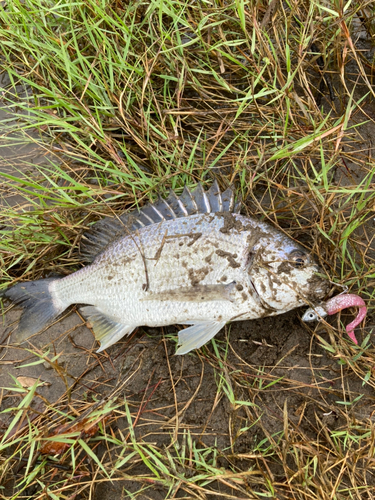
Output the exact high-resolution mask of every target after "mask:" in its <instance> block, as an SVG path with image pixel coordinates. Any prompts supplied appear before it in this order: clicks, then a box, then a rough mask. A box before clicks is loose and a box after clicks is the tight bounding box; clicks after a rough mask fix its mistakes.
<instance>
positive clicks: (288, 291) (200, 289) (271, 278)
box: [6, 182, 329, 354]
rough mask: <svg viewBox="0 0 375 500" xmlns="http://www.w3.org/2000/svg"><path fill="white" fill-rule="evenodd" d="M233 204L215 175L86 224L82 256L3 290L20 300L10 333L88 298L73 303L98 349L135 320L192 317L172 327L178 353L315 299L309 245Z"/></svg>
mask: <svg viewBox="0 0 375 500" xmlns="http://www.w3.org/2000/svg"><path fill="white" fill-rule="evenodd" d="M236 208H237V207H236V206H235V203H234V195H233V192H232V191H231V190H227V191H226V192H225V193H221V192H220V189H219V187H218V185H217V183H216V182H215V183H214V184H213V186H212V187H211V189H210V190H209V191H208V192H205V191H203V189H202V187H201V186H200V185H199V186H198V188H197V189H196V190H195V191H194V192H193V193H191V192H190V191H189V190H187V189H185V190H184V192H183V194H182V195H181V197H180V198H178V197H177V196H175V195H174V194H173V193H172V194H171V195H170V196H169V197H168V199H167V200H161V199H159V201H158V202H157V203H156V204H154V205H147V206H146V207H144V208H143V209H141V211H140V212H139V213H136V214H130V215H128V214H126V215H125V216H123V217H122V218H120V219H119V220H116V219H113V220H111V219H105V220H104V222H103V221H101V222H99V223H98V224H97V225H94V226H93V230H92V231H91V233H89V234H88V236H87V243H86V244H85V245H86V246H84V247H83V251H84V254H85V255H86V258H87V260H89V261H90V260H91V261H92V262H91V263H90V264H89V265H87V266H86V267H84V268H82V269H81V270H79V271H77V272H75V273H73V274H71V275H69V276H67V277H64V278H60V279H48V280H40V281H37V282H31V283H23V284H19V285H16V286H15V287H13V288H10V289H9V290H8V291H7V292H6V296H8V297H9V298H10V299H12V300H14V301H15V302H18V303H20V304H21V305H24V307H25V310H24V313H23V314H24V315H23V316H22V318H21V322H20V326H19V329H18V333H19V334H18V339H19V340H21V339H22V338H24V337H25V336H27V335H30V334H32V333H36V331H39V330H40V327H41V325H42V326H44V325H45V324H46V322H48V321H50V320H51V318H53V317H55V316H56V315H58V314H60V313H61V312H63V311H64V310H65V309H66V308H67V307H69V306H70V305H71V304H76V303H79V304H87V305H86V306H84V307H82V308H81V310H82V313H83V315H84V316H85V317H87V318H88V319H89V321H90V323H91V324H92V326H93V330H94V333H95V336H96V338H97V339H98V340H100V342H101V348H100V350H103V349H105V348H107V347H109V346H110V345H111V344H113V343H114V342H116V341H117V340H118V339H120V338H121V337H122V336H124V335H126V334H129V333H130V332H131V331H132V330H133V329H134V328H136V327H137V326H141V325H144V326H166V325H172V324H185V325H191V326H190V327H189V328H186V329H185V330H182V331H181V332H180V334H179V343H180V345H181V347H180V348H179V349H178V351H177V353H178V354H184V353H186V352H189V351H190V350H192V349H194V348H197V347H200V346H201V345H203V344H204V343H206V342H207V341H208V340H209V339H211V338H212V337H213V336H214V335H215V334H216V333H217V332H218V331H219V330H220V329H221V328H222V327H223V326H224V325H225V324H226V323H227V322H229V321H239V320H246V319H255V318H260V317H264V316H273V315H276V314H281V313H284V312H287V311H289V310H291V309H294V308H296V307H299V306H301V305H305V304H307V303H316V302H317V301H318V300H320V299H322V298H323V297H324V296H325V295H326V293H327V291H328V289H329V282H328V281H327V280H324V279H322V278H319V277H318V276H317V272H319V268H318V266H317V265H316V263H315V262H314V261H313V259H312V257H311V255H310V254H309V253H308V252H307V251H306V250H305V249H304V248H303V247H301V246H300V245H299V244H298V243H296V242H294V241H293V240H292V239H290V238H289V237H287V236H286V235H284V234H283V233H282V232H280V231H279V230H277V229H275V228H273V227H272V226H270V225H268V224H267V223H264V222H260V221H258V220H256V219H254V218H252V217H245V216H243V215H241V214H239V213H236ZM95 226H97V227H95ZM98 251H99V253H98V255H95V253H97V252H98ZM33 284H34V285H33ZM22 285H23V291H22V288H21V286H22ZM32 289H33V292H31V290H32ZM30 297H32V299H31V298H30ZM36 299H38V301H39V306H36V305H35V300H36ZM42 303H44V305H45V308H44V309H45V310H44V311H42V310H41V304H42ZM48 304H52V309H53V311H50V316H51V317H50V318H46V316H47V315H48V311H47V309H48V307H47V305H48ZM50 308H51V307H50ZM38 311H39V312H38ZM31 313H32V316H30V314H31ZM30 320H33V321H34V323H35V324H34V325H32V324H30ZM36 328H37V330H35V329H36Z"/></svg>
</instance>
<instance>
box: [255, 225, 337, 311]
mask: <svg viewBox="0 0 375 500" xmlns="http://www.w3.org/2000/svg"><path fill="white" fill-rule="evenodd" d="M272 236H273V237H271V238H270V237H267V238H263V239H261V240H260V241H259V242H258V244H257V245H256V246H255V247H254V248H253V250H254V253H253V254H252V259H250V260H251V261H252V262H251V263H250V265H249V278H250V281H251V284H252V286H253V288H254V289H255V291H256V292H257V294H258V296H259V299H260V302H261V303H262V305H263V307H264V308H265V309H267V308H269V312H270V314H278V313H282V312H286V311H289V310H291V309H294V308H296V307H299V306H301V305H307V304H311V303H312V304H315V303H317V302H318V301H320V300H321V299H322V298H323V297H324V296H325V295H326V294H327V293H328V291H329V287H330V285H329V281H328V280H327V279H325V278H322V277H320V276H319V275H318V274H319V273H320V272H321V270H320V268H319V266H318V265H317V264H316V262H315V261H314V259H313V258H312V255H311V254H310V253H309V252H308V251H307V250H305V249H304V248H303V247H302V246H301V245H299V244H298V243H295V242H294V241H293V240H291V239H290V238H288V237H287V236H284V235H283V234H280V233H278V232H275V234H274V235H272ZM262 240H263V241H262ZM271 311H272V312H271Z"/></svg>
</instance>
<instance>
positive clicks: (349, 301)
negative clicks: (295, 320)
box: [302, 293, 367, 345]
mask: <svg viewBox="0 0 375 500" xmlns="http://www.w3.org/2000/svg"><path fill="white" fill-rule="evenodd" d="M354 306H356V307H358V314H357V317H356V318H355V319H354V320H353V321H352V322H351V323H349V324H348V325H347V326H346V327H345V329H346V333H347V334H348V335H349V337H350V338H351V339H352V341H353V342H354V343H355V344H357V345H358V340H357V338H356V336H355V333H354V329H355V328H356V327H357V326H358V325H359V324H360V323H361V322H362V321H363V320H364V319H365V317H366V313H367V308H366V303H365V301H364V300H363V299H362V297H360V296H359V295H356V294H354V293H342V294H340V295H336V296H335V297H332V298H331V299H329V300H327V301H326V302H321V303H319V304H317V305H316V306H315V307H311V308H309V309H307V310H306V311H305V313H304V315H303V316H302V321H305V322H309V321H319V320H321V319H322V318H325V317H326V316H327V315H329V316H331V315H332V314H336V313H338V312H339V311H342V310H343V309H347V308H348V307H354Z"/></svg>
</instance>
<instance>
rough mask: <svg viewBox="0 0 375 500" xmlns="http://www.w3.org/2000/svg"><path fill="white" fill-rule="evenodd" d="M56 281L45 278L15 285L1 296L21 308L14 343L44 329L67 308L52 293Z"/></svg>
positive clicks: (54, 293)
mask: <svg viewBox="0 0 375 500" xmlns="http://www.w3.org/2000/svg"><path fill="white" fill-rule="evenodd" d="M56 281H57V280H56V278H47V279H42V280H38V281H29V282H26V283H17V284H16V285H14V286H12V287H11V288H9V289H7V290H5V291H4V292H3V293H2V294H1V295H2V296H4V297H6V298H8V299H10V300H11V301H12V302H14V303H15V304H18V305H20V306H21V307H22V308H23V311H22V315H21V319H20V321H19V324H18V329H17V331H16V333H15V339H14V340H15V341H16V342H22V341H23V340H25V339H27V338H28V337H30V336H31V335H34V333H38V332H39V331H40V330H42V329H44V328H45V327H46V326H47V325H49V324H50V323H51V322H52V321H53V320H54V319H55V318H56V317H57V316H59V315H60V314H61V313H62V312H63V311H64V310H65V309H66V308H67V307H68V305H69V304H65V303H64V302H63V301H61V300H60V299H58V297H57V294H56V292H55V291H54V286H53V283H54V282H56Z"/></svg>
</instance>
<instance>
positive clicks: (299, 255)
mask: <svg viewBox="0 0 375 500" xmlns="http://www.w3.org/2000/svg"><path fill="white" fill-rule="evenodd" d="M289 257H290V260H291V261H292V263H293V265H294V267H297V268H301V267H303V266H304V265H305V263H306V260H307V255H306V254H305V253H304V252H301V250H293V252H291V253H290V254H289Z"/></svg>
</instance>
